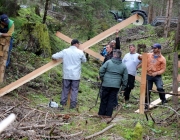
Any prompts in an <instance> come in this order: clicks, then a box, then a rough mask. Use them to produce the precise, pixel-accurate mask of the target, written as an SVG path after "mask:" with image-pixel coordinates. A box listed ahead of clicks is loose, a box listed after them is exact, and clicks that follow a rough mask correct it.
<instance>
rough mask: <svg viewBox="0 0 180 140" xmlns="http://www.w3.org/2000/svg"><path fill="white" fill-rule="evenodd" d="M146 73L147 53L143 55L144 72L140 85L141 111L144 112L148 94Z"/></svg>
mask: <svg viewBox="0 0 180 140" xmlns="http://www.w3.org/2000/svg"><path fill="white" fill-rule="evenodd" d="M146 74H147V53H144V54H143V55H142V72H141V87H140V105H139V113H141V114H144V103H145V94H146Z"/></svg>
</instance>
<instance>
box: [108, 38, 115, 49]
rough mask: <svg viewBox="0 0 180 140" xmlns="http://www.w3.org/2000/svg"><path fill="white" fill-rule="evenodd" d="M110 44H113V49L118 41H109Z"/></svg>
mask: <svg viewBox="0 0 180 140" xmlns="http://www.w3.org/2000/svg"><path fill="white" fill-rule="evenodd" d="M109 44H110V45H112V47H113V49H114V48H115V47H116V41H115V40H112V41H110V42H109Z"/></svg>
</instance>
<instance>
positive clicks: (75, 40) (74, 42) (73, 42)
mask: <svg viewBox="0 0 180 140" xmlns="http://www.w3.org/2000/svg"><path fill="white" fill-rule="evenodd" d="M76 43H77V44H79V41H78V40H77V39H73V40H72V41H71V45H74V44H76Z"/></svg>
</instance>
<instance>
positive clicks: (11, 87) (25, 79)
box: [0, 59, 62, 97]
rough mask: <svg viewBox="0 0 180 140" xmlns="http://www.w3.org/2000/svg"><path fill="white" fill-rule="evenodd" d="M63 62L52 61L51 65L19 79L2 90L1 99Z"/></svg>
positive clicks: (0, 91)
mask: <svg viewBox="0 0 180 140" xmlns="http://www.w3.org/2000/svg"><path fill="white" fill-rule="evenodd" d="M61 62H62V60H61V59H60V60H58V61H51V62H49V63H47V64H46V65H44V66H42V67H40V68H38V69H36V70H35V71H33V72H31V73H29V74H27V75H26V76H24V77H22V78H20V79H18V80H17V81H15V82H13V83H11V84H9V85H7V86H6V87H4V88H1V90H0V97H1V96H3V95H5V94H7V93H9V92H11V91H12V90H14V89H16V88H18V87H19V86H22V85H23V84H25V83H27V82H29V81H30V80H32V79H34V78H36V77H37V76H39V75H41V74H43V73H44V72H46V71H48V70H50V69H51V68H53V67H55V66H57V65H59V64H60V63H61Z"/></svg>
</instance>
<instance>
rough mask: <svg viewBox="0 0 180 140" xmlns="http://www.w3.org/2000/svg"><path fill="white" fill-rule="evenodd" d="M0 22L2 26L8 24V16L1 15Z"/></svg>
mask: <svg viewBox="0 0 180 140" xmlns="http://www.w3.org/2000/svg"><path fill="white" fill-rule="evenodd" d="M0 21H1V23H2V24H4V25H8V23H9V18H8V16H7V15H6V14H2V15H1V16H0Z"/></svg>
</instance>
